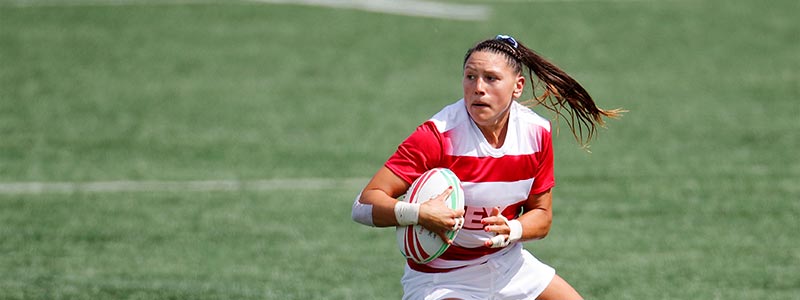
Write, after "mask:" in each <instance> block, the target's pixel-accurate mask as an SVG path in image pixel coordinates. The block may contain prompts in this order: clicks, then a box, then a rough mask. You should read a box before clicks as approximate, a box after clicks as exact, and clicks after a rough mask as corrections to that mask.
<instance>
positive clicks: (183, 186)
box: [0, 0, 800, 299]
mask: <svg viewBox="0 0 800 300" xmlns="http://www.w3.org/2000/svg"><path fill="white" fill-rule="evenodd" d="M798 13H800V2H798V1H796V0H772V1H755V0H737V1H723V0H694V1H690V0H539V1H536V0H531V1H524V0H519V1H467V0H465V1H410V0H407V1H344V0H340V1H334V0H331V1H288V0H287V1H275V0H273V1H269V0H264V1H203V0H165V1H144V0H142V1H137V0H107V1H104V0H62V1H47V0H41V1H39V0H30V1H26V0H16V1H15V0H0V270H2V271H0V298H3V299H399V298H400V297H401V295H402V288H401V286H400V283H399V280H400V276H401V275H402V268H403V263H404V260H403V259H402V257H401V256H400V255H399V253H398V252H399V251H398V250H397V249H396V246H395V240H394V239H395V238H394V230H393V229H374V228H367V227H364V226H361V225H358V224H356V223H354V222H352V221H351V219H350V206H351V204H352V201H353V198H354V197H355V195H356V194H357V193H358V192H359V191H360V189H361V188H362V187H363V184H364V183H366V180H367V179H368V178H369V177H371V176H372V174H373V173H374V172H375V171H376V170H377V169H378V168H379V167H380V166H381V165H382V164H383V162H384V161H385V160H386V158H388V156H389V155H391V153H393V152H394V149H395V148H396V147H397V145H398V144H399V143H400V142H401V141H402V140H403V139H404V138H405V137H406V136H408V134H410V133H411V132H412V131H413V130H414V128H415V127H416V126H417V125H419V124H420V123H422V122H423V121H425V120H426V119H428V118H429V117H430V116H431V115H433V114H434V113H436V112H437V111H438V110H439V109H440V108H441V107H443V106H445V105H447V104H450V103H452V102H454V101H456V100H458V99H459V98H460V97H461V86H460V80H461V64H462V62H463V56H464V53H465V51H466V50H467V49H468V48H470V47H471V46H472V45H473V44H474V43H476V42H478V41H480V40H483V39H485V38H490V37H493V36H494V35H496V34H498V33H503V34H509V35H512V36H514V37H515V38H517V39H518V40H520V41H521V42H523V43H525V44H526V45H528V46H529V47H531V48H532V49H534V50H536V51H537V52H539V53H540V54H541V55H542V56H544V57H547V58H548V59H550V60H551V61H553V62H554V63H556V64H557V65H559V66H560V67H562V68H563V69H564V70H565V71H566V72H567V73H569V74H571V75H573V77H575V78H576V79H577V80H578V81H580V82H581V83H582V85H583V86H584V87H586V89H587V90H588V91H589V92H590V93H591V94H592V96H593V97H594V98H595V100H596V101H597V102H598V103H599V104H600V106H601V107H604V108H618V107H621V108H624V109H627V110H629V112H628V113H627V114H626V115H625V116H624V117H623V118H622V119H620V120H612V121H609V123H608V126H607V128H606V129H603V130H601V131H600V132H599V134H598V136H597V138H596V139H595V140H593V141H592V142H591V148H590V150H591V151H590V152H589V151H585V150H584V149H581V147H580V146H579V145H578V144H577V143H576V142H575V140H574V139H573V137H572V135H571V134H570V132H569V129H568V128H567V127H566V123H564V122H563V121H562V122H561V123H560V125H559V123H558V122H556V120H555V119H554V116H553V114H552V113H550V112H549V111H547V110H542V109H540V108H539V107H534V110H536V111H537V112H538V113H539V114H541V115H543V116H545V117H548V118H550V119H551V120H553V122H554V124H556V126H558V128H560V133H559V134H558V135H556V136H555V156H556V180H557V186H556V188H555V190H554V195H555V198H554V209H555V213H554V214H555V217H554V224H553V229H552V231H551V233H550V235H549V236H548V237H547V238H546V239H544V240H541V241H535V242H529V243H527V244H526V248H527V249H529V250H530V251H531V252H532V253H534V255H536V256H537V257H538V258H539V259H540V260H542V261H544V262H546V263H548V264H550V265H552V266H553V267H555V268H556V269H557V271H558V273H559V274H560V275H561V276H562V277H564V278H565V279H567V280H568V281H569V282H570V283H571V284H572V285H573V286H575V287H576V289H577V290H578V291H579V292H581V293H582V294H583V296H584V297H585V298H587V299H797V297H798V295H800V272H798V270H800V234H799V233H798V231H797V228H800V218H798V216H799V215H800V201H798V200H800V156H799V155H798V154H797V151H798V150H797V149H798V148H800V134H798V132H800V117H798V115H800V104H798V102H797V101H798V99H800V55H798V53H800V21H798V19H797V14H798ZM528 96H530V94H528Z"/></svg>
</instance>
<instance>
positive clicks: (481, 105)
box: [471, 102, 491, 108]
mask: <svg viewBox="0 0 800 300" xmlns="http://www.w3.org/2000/svg"><path fill="white" fill-rule="evenodd" d="M471 106H472V107H479V108H480V107H486V108H490V107H491V106H490V105H489V104H486V103H483V102H473V103H472V105H471Z"/></svg>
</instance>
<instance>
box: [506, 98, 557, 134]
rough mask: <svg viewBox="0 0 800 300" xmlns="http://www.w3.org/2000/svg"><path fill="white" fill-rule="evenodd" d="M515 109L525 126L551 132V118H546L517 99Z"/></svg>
mask: <svg viewBox="0 0 800 300" xmlns="http://www.w3.org/2000/svg"><path fill="white" fill-rule="evenodd" d="M513 109H514V110H515V111H516V116H517V120H518V121H519V124H520V125H522V126H523V127H525V128H529V129H539V130H544V131H547V132H550V120H547V119H545V118H544V117H542V116H540V115H539V114H537V113H536V112H534V111H533V110H532V109H530V108H529V107H527V106H525V105H522V104H520V103H519V102H516V101H514V104H513Z"/></svg>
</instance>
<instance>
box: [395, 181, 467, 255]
mask: <svg viewBox="0 0 800 300" xmlns="http://www.w3.org/2000/svg"><path fill="white" fill-rule="evenodd" d="M451 186H452V187H453V192H452V193H450V197H448V198H447V199H446V200H445V205H447V207H449V208H451V209H461V208H464V188H463V187H462V186H461V180H459V179H458V177H456V175H455V174H454V173H453V171H451V170H450V169H445V168H436V169H431V170H428V171H427V172H425V173H423V174H422V176H420V177H419V178H417V180H415V181H414V182H413V183H412V184H411V187H409V188H408V191H407V192H406V194H405V195H404V197H401V198H400V199H399V200H400V201H405V202H409V203H420V204H421V203H424V202H427V201H428V200H430V199H431V198H433V197H436V196H438V195H439V194H441V193H443V192H444V191H445V190H446V189H447V188H448V187H451ZM456 234H458V231H457V230H453V231H448V232H447V233H446V235H447V237H448V238H449V239H451V240H453V239H455V238H456ZM397 246H398V247H399V248H400V253H401V254H403V256H405V257H406V258H408V259H410V260H411V261H413V262H416V263H418V264H427V263H429V262H431V261H433V260H434V259H436V258H437V257H439V256H441V255H442V253H444V251H445V250H447V248H448V247H450V245H449V244H448V243H446V242H444V241H443V240H442V238H440V237H439V236H438V235H436V233H434V232H432V231H429V230H427V229H425V228H424V227H422V225H410V226H397Z"/></svg>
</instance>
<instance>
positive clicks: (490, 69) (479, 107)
mask: <svg viewBox="0 0 800 300" xmlns="http://www.w3.org/2000/svg"><path fill="white" fill-rule="evenodd" d="M462 84H463V87H464V101H465V102H466V106H467V111H468V112H469V115H470V117H472V120H474V121H475V123H476V124H478V126H483V127H495V126H503V125H505V123H504V122H506V121H507V120H508V108H509V107H510V106H511V101H513V99H516V98H519V97H520V96H522V89H523V87H524V86H525V77H524V76H522V74H519V73H517V72H515V70H514V69H513V68H512V67H511V66H510V65H509V64H508V61H507V60H506V57H505V55H503V54H497V53H492V52H486V51H476V52H473V53H472V55H470V57H469V58H468V59H467V62H466V63H465V64H464V78H463V81H462Z"/></svg>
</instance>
